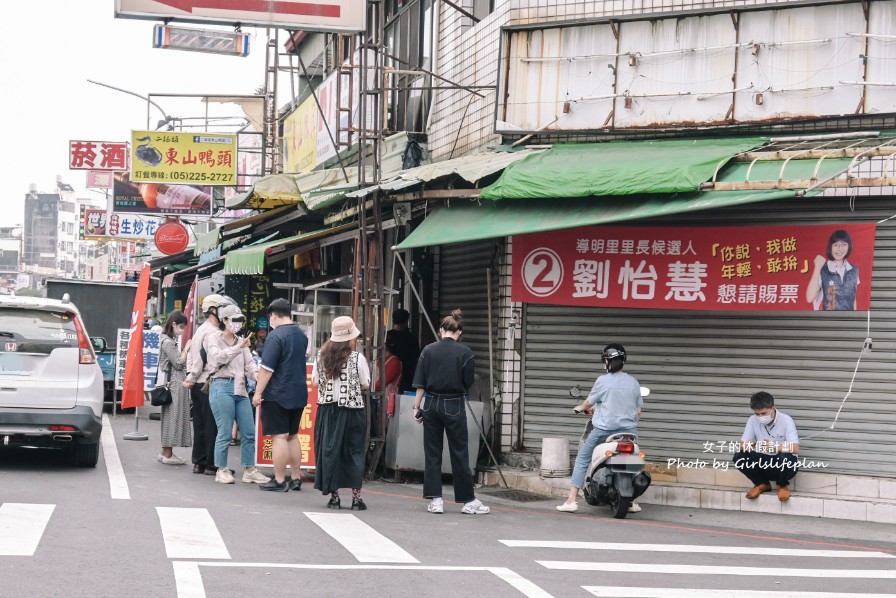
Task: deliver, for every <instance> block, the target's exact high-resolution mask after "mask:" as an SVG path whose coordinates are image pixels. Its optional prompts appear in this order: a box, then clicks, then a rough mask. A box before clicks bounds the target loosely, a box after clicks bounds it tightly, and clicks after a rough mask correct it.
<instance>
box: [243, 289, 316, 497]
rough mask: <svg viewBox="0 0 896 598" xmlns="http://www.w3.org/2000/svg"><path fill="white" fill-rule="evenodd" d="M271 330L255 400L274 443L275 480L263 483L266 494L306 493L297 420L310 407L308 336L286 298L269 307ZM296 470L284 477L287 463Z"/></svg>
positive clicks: (273, 302) (259, 370)
mask: <svg viewBox="0 0 896 598" xmlns="http://www.w3.org/2000/svg"><path fill="white" fill-rule="evenodd" d="M268 314H269V318H270V322H271V326H272V327H273V330H272V331H271V332H270V334H268V336H267V339H266V340H265V343H264V355H263V356H262V358H261V367H260V368H258V374H257V376H258V385H257V386H256V387H255V397H254V398H253V399H252V402H253V404H255V405H256V406H258V405H261V404H262V403H264V405H263V406H262V408H261V429H262V433H264V434H265V435H270V436H271V438H272V454H273V461H274V478H273V479H272V480H271V481H270V482H268V483H266V484H259V486H258V487H259V488H260V489H262V490H272V491H274V492H288V491H289V490H301V489H302V470H301V469H300V467H301V464H302V446H301V445H300V444H299V437H298V433H299V421H300V420H301V419H302V411H303V410H304V409H305V405H307V404H308V381H307V374H306V368H305V361H306V353H307V351H308V337H306V336H305V333H304V332H302V329H301V328H299V327H298V326H297V325H296V324H295V323H294V322H293V321H292V311H291V308H290V304H289V301H287V300H286V299H274V300H273V301H272V302H271V304H270V305H269V306H268ZM287 463H289V465H290V467H292V475H293V476H294V479H290V478H288V477H287V476H286V464H287Z"/></svg>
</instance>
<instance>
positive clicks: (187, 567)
mask: <svg viewBox="0 0 896 598" xmlns="http://www.w3.org/2000/svg"><path fill="white" fill-rule="evenodd" d="M171 564H172V565H174V585H175V587H177V598H205V586H204V585H203V583H202V573H200V572H199V563H196V562H190V561H174V562H173V563H171Z"/></svg>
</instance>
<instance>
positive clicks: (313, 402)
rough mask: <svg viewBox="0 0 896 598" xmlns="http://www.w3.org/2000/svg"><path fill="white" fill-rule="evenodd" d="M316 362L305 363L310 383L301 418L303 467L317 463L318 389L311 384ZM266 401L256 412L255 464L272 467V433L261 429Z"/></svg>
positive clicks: (300, 432) (300, 435)
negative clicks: (315, 432)
mask: <svg viewBox="0 0 896 598" xmlns="http://www.w3.org/2000/svg"><path fill="white" fill-rule="evenodd" d="M313 370H314V364H313V363H308V364H305V380H306V382H307V384H308V404H307V405H306V406H305V409H304V411H302V419H301V420H299V432H298V434H297V436H298V437H299V445H300V446H301V447H302V462H301V465H300V466H301V467H302V468H303V469H314V468H315V463H317V460H316V457H315V455H314V422H315V421H316V420H317V389H316V388H315V387H314V386H312V384H311V372H312V371H313ZM262 409H264V403H262V404H261V405H259V406H258V412H257V413H256V414H255V465H257V466H262V467H271V466H273V465H274V448H273V447H274V444H273V443H274V441H273V439H272V438H271V436H270V435H265V434H264V433H263V430H262V429H261V410H262Z"/></svg>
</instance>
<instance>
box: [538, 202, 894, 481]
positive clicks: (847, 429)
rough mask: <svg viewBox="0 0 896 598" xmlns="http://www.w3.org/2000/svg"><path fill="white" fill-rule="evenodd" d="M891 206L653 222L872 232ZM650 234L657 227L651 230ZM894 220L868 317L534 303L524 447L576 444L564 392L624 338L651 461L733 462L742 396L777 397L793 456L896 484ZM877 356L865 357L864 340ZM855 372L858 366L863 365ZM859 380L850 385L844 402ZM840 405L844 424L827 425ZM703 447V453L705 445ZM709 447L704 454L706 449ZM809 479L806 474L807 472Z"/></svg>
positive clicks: (830, 205) (773, 208)
mask: <svg viewBox="0 0 896 598" xmlns="http://www.w3.org/2000/svg"><path fill="white" fill-rule="evenodd" d="M893 205H894V202H892V201H891V200H890V201H887V199H886V198H868V197H862V198H859V200H858V201H857V206H856V207H855V209H851V206H850V205H849V200H848V199H846V198H818V199H815V200H812V201H804V200H793V201H781V202H776V203H769V204H758V205H756V206H746V207H743V208H737V209H730V210H724V211H715V212H705V213H697V214H691V215H689V216H687V217H682V218H677V219H667V220H663V221H662V222H656V224H658V225H679V226H681V225H689V226H720V225H731V223H733V222H736V223H738V224H744V225H747V224H755V225H773V224H781V223H788V224H819V223H838V222H843V223H848V222H877V221H879V220H881V219H883V218H887V217H889V216H892V214H890V213H887V212H885V211H884V210H886V209H891V210H892V206H893ZM651 224H653V222H651ZM894 288H896V220H894V221H890V222H886V223H882V224H879V225H878V229H877V238H876V242H875V259H874V268H873V284H872V294H871V312H870V319H869V313H868V312H778V313H774V312H705V311H704V312H697V311H677V310H676V311H672V310H647V309H609V308H579V307H563V306H551V305H535V304H528V305H527V306H526V313H525V335H526V336H525V339H524V340H525V342H524V347H525V353H524V355H523V372H524V377H523V389H522V392H523V401H524V407H523V408H524V423H523V439H524V442H525V450H527V451H531V452H539V451H540V450H541V439H542V438H543V437H545V436H567V437H569V438H570V440H571V441H573V442H571V447H572V448H573V449H574V448H575V447H576V446H577V444H576V442H574V441H575V440H577V439H578V437H579V435H580V434H581V431H582V428H583V427H584V424H585V420H584V417H580V416H575V415H574V414H572V412H571V407H573V406H574V405H575V404H576V401H574V400H573V399H571V398H570V397H569V395H568V389H569V387H571V386H573V385H578V386H579V387H580V388H581V389H582V391H583V394H587V392H588V390H590V388H591V385H592V384H593V383H594V380H595V378H596V377H597V375H599V374H600V373H603V367H602V365H601V363H600V352H601V349H602V348H603V346H604V345H605V344H606V343H608V342H621V343H622V344H623V345H625V347H626V349H627V351H628V352H629V360H628V364H627V365H626V371H628V372H629V373H631V374H632V375H634V376H635V377H636V378H638V380H639V381H640V382H641V384H642V385H644V386H648V387H650V389H651V395H650V396H649V397H648V398H647V399H646V402H645V406H644V411H643V414H642V420H641V424H640V426H639V431H640V434H641V444H642V448H643V449H644V450H645V452H647V454H648V458H649V459H650V460H652V461H661V462H663V463H666V460H667V459H676V458H680V459H682V460H692V459H703V460H708V461H709V462H710V463H711V462H712V459H713V458H716V459H718V460H722V459H724V460H730V453H728V451H729V450H730V445H729V446H722V445H720V443H722V442H731V441H737V440H739V439H740V437H741V434H742V432H743V428H744V425H745V423H746V420H747V417H748V416H749V415H750V414H751V411H750V409H749V399H750V395H751V394H752V393H754V392H756V391H759V390H765V391H768V392H771V393H772V394H773V395H774V396H775V398H776V404H777V406H778V407H779V408H780V409H781V410H782V411H785V412H787V413H788V414H790V415H792V416H793V418H794V420H795V421H796V424H797V428H798V430H799V433H800V437H801V441H802V442H801V454H800V457H801V458H804V459H806V460H809V461H821V462H824V463H825V464H826V466H824V467H822V466H819V467H817V468H814V469H812V471H816V472H838V473H851V474H865V475H875V476H886V477H896V443H894V442H893V438H894V432H896V401H894V400H893V388H894V377H893V373H894V369H896V299H894V293H893V291H894ZM869 322H870V336H871V337H872V338H873V341H874V342H873V351H871V352H870V353H863V351H862V349H863V344H864V340H865V338H866V336H868V333H867V332H866V330H867V326H868V324H869ZM857 363H858V369H856V368H857ZM853 372H855V382H854V384H853V386H852V391H851V394H850V395H849V397H848V398H847V400H846V401H845V403H844V402H843V400H844V397H845V396H846V395H847V392H848V390H849V388H850V381H851V379H852V377H853ZM841 404H843V406H842V411H841V412H840V416H839V420H838V423H837V424H836V427H835V428H834V429H833V430H830V429H827V428H829V427H830V426H831V424H832V423H833V421H834V419H835V417H836V416H837V413H838V410H839V409H840V407H841ZM710 443H711V444H710ZM710 447H712V452H709V451H708V449H709V448H710ZM804 471H806V470H804Z"/></svg>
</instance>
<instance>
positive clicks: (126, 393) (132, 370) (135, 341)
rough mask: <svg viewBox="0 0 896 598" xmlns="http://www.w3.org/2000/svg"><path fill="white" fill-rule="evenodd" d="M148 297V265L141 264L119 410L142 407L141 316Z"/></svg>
mask: <svg viewBox="0 0 896 598" xmlns="http://www.w3.org/2000/svg"><path fill="white" fill-rule="evenodd" d="M148 295H149V264H148V263H145V264H143V271H142V272H141V273H140V282H138V283H137V296H136V297H134V309H133V311H132V312H131V327H130V330H129V332H130V333H131V336H130V341H129V342H128V358H127V362H126V365H125V369H124V384H122V390H121V408H122V409H129V408H131V407H142V406H143V403H144V395H143V384H144V382H143V315H144V312H145V311H146V299H147V297H148Z"/></svg>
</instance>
